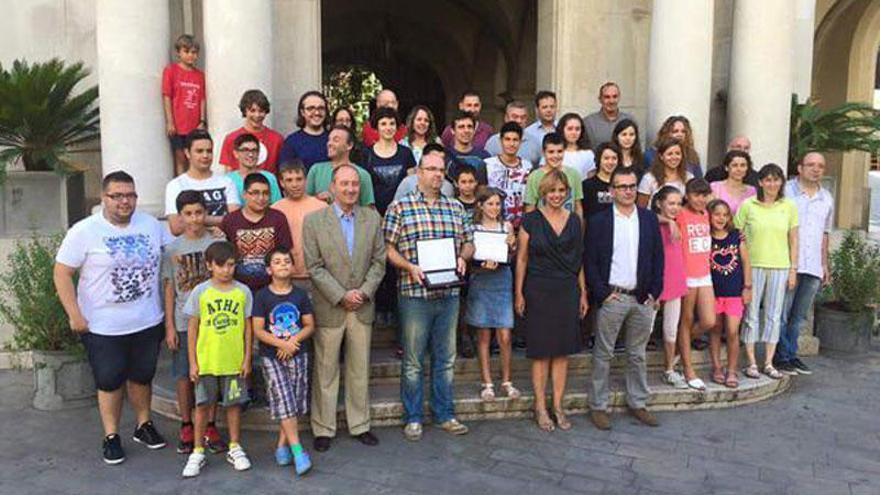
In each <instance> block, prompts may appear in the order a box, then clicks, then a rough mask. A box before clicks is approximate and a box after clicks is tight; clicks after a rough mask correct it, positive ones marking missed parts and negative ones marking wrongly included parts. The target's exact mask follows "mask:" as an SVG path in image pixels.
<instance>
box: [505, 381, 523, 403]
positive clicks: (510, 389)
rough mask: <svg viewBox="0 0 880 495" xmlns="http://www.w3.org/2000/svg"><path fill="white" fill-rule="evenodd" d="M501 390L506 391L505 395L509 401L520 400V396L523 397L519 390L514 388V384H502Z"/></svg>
mask: <svg viewBox="0 0 880 495" xmlns="http://www.w3.org/2000/svg"><path fill="white" fill-rule="evenodd" d="M501 390H503V391H504V395H506V396H507V398H508V399H519V398H520V396H522V393H521V392H520V391H519V389H518V388H516V387H514V386H513V382H502V383H501Z"/></svg>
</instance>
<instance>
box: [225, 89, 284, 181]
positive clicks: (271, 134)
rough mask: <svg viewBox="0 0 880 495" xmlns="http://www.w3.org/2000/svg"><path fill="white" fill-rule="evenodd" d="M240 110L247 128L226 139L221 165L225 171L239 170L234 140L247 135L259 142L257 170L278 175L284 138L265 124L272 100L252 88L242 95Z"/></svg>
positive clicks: (244, 127) (233, 133)
mask: <svg viewBox="0 0 880 495" xmlns="http://www.w3.org/2000/svg"><path fill="white" fill-rule="evenodd" d="M238 108H239V109H240V110H241V116H242V117H244V125H243V126H242V127H241V128H239V129H236V130H234V131H232V132H230V133H229V134H227V135H226V138H224V139H223V146H222V147H221V148H220V164H221V165H223V166H224V167H225V168H226V172H230V171H232V170H238V159H237V158H236V157H235V154H233V148H234V146H233V145H234V142H235V138H237V137H238V136H241V135H242V134H245V133H247V134H253V135H254V136H256V137H257V139H258V140H259V141H260V155H259V158H258V159H257V168H258V169H260V170H266V171H268V172H270V173H272V174H275V166H276V164H277V163H278V155H279V154H280V153H281V145H282V144H284V136H282V135H281V134H278V133H277V132H275V131H273V130H272V129H269V128H268V127H266V126H265V125H263V121H264V120H266V115H269V109H270V105H269V98H267V97H266V95H265V94H264V93H263V92H262V91H260V90H259V89H249V90H247V91H245V92H244V94H243V95H241V101H240V102H239V104H238Z"/></svg>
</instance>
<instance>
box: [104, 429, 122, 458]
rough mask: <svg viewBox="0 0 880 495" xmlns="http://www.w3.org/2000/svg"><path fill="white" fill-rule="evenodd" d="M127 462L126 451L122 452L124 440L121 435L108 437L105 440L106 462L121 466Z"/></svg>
mask: <svg viewBox="0 0 880 495" xmlns="http://www.w3.org/2000/svg"><path fill="white" fill-rule="evenodd" d="M124 460H125V451H123V450H122V439H121V438H119V435H117V434H115V433H114V434H112V435H107V436H106V437H105V438H104V462H106V463H107V464H120V463H122V462H123V461H124Z"/></svg>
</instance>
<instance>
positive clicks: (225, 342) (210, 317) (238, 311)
mask: <svg viewBox="0 0 880 495" xmlns="http://www.w3.org/2000/svg"><path fill="white" fill-rule="evenodd" d="M252 308H253V296H252V295H251V291H250V289H248V288H247V286H246V285H244V284H242V283H240V282H237V281H235V280H233V281H232V285H231V286H230V287H228V288H226V289H221V288H219V287H216V286H215V285H214V282H213V281H211V280H206V281H204V282H202V283H200V284H199V285H197V286H196V287H195V288H194V289H193V290H192V292H191V293H190V295H189V299H187V301H186V307H185V313H186V315H187V316H189V317H195V318H198V319H199V337H198V339H197V340H196V363H197V364H198V366H199V376H204V375H212V376H229V375H237V374H239V373H240V372H241V366H242V364H244V345H245V342H244V330H245V320H247V318H250V317H251V310H252Z"/></svg>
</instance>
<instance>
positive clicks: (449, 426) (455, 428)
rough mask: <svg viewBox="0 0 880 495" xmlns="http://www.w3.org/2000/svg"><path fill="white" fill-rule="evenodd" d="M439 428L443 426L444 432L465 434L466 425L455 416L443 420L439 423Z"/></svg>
mask: <svg viewBox="0 0 880 495" xmlns="http://www.w3.org/2000/svg"><path fill="white" fill-rule="evenodd" d="M439 426H440V428H443V431H445V432H446V433H451V434H453V435H467V432H468V431H469V430H468V427H467V426H465V425H463V424H461V423H459V421H458V420H457V419H455V418H452V419H450V420H448V421H444V422H442V423H440V425H439Z"/></svg>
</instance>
